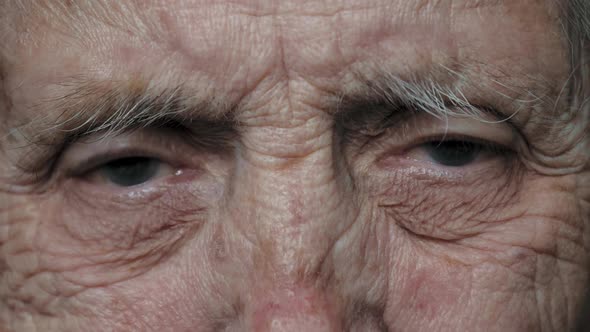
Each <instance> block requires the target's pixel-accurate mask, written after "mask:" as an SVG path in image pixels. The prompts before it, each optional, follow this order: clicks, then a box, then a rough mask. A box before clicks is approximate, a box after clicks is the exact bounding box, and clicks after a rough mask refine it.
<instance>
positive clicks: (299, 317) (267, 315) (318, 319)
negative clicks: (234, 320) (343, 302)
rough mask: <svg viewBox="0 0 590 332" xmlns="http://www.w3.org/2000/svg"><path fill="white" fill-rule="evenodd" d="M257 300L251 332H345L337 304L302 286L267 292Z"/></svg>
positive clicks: (254, 302) (319, 292)
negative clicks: (343, 331)
mask: <svg viewBox="0 0 590 332" xmlns="http://www.w3.org/2000/svg"><path fill="white" fill-rule="evenodd" d="M262 292H263V293H266V294H260V296H259V298H258V299H254V301H253V305H252V311H251V312H250V314H249V315H248V316H250V318H251V329H250V330H251V331H261V332H266V331H273V332H279V331H285V332H287V331H303V332H320V331H321V332H332V331H342V328H341V326H340V323H339V319H337V314H336V312H335V306H334V303H331V301H330V300H329V298H328V297H327V296H326V294H325V293H324V292H321V291H317V290H315V289H313V288H308V287H302V286H291V287H286V288H284V289H281V290H279V291H276V290H275V291H273V292H266V291H264V290H263V291H262Z"/></svg>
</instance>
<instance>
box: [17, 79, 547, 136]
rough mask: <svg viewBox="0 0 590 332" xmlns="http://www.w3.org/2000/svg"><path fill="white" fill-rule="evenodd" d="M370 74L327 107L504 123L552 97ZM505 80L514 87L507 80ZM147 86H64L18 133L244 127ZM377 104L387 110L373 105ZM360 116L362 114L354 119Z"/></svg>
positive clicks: (184, 91) (183, 90) (222, 110)
mask: <svg viewBox="0 0 590 332" xmlns="http://www.w3.org/2000/svg"><path fill="white" fill-rule="evenodd" d="M444 70H445V71H446V75H447V76H449V75H450V76H453V75H454V76H456V77H453V79H451V80H450V81H457V80H459V79H465V78H464V77H462V76H461V75H462V74H459V73H457V72H453V71H451V70H450V69H444ZM364 74H365V73H360V72H359V73H356V82H355V88H354V89H352V90H350V91H344V90H341V91H334V92H333V93H332V97H333V98H331V100H332V102H331V103H329V104H327V105H326V109H325V111H326V112H328V113H332V114H333V115H335V116H336V118H337V119H346V120H347V121H353V122H354V121H357V122H361V120H360V119H361V118H363V119H364V120H363V121H366V120H367V117H366V116H363V117H359V116H356V115H358V114H359V112H361V113H363V112H364V113H370V112H374V113H375V112H379V109H385V110H386V111H387V112H390V111H392V110H393V111H395V110H399V109H404V110H407V109H411V110H414V111H418V112H425V113H429V114H431V115H433V116H435V117H438V118H443V117H448V116H463V117H464V116H469V117H473V118H479V119H482V118H483V117H482V115H485V114H484V113H486V114H488V113H490V110H494V109H497V110H498V111H497V112H496V111H492V112H496V114H494V115H496V116H497V118H498V121H502V120H506V119H509V118H510V117H512V116H513V115H514V114H516V113H518V111H519V110H520V109H523V108H529V109H530V108H536V107H537V106H538V104H541V103H546V102H547V100H546V99H547V98H546V96H538V95H535V94H533V93H531V92H530V91H526V89H523V88H519V87H516V86H511V87H510V89H512V90H514V91H516V90H517V89H518V91H517V92H518V94H519V95H526V97H525V98H523V99H513V100H510V103H512V104H513V106H514V107H513V109H512V110H503V109H502V107H497V106H496V105H482V104H474V103H472V100H473V99H478V96H474V95H473V93H470V96H469V98H468V97H467V96H466V93H465V92H464V91H463V89H462V88H461V86H460V85H456V84H449V83H448V82H446V83H445V82H443V81H449V79H441V78H438V79H437V78H435V77H431V76H428V75H426V76H423V77H419V76H416V77H409V78H401V77H400V76H398V75H394V74H391V73H388V72H387V71H383V70H380V71H379V72H378V74H377V75H372V76H371V77H370V78H369V77H368V76H366V75H364ZM439 76H440V75H439ZM501 84H503V85H505V86H507V84H506V83H501ZM147 85H149V84H144V83H138V82H135V81H127V82H96V81H92V80H77V81H72V82H69V83H67V84H62V87H63V88H64V89H63V90H66V91H68V92H66V93H64V94H62V95H60V96H56V97H55V98H52V99H49V100H44V101H41V102H39V103H38V104H37V105H35V106H33V109H32V110H28V111H29V113H31V114H39V115H38V116H37V117H36V118H34V119H33V120H32V121H30V122H29V123H26V124H25V125H24V126H22V127H21V128H18V130H22V131H23V132H24V133H25V134H26V135H25V136H27V137H29V142H31V143H34V144H38V145H56V144H61V143H63V142H64V141H65V142H67V141H74V140H76V139H78V138H80V137H84V136H88V135H92V134H95V133H100V134H101V135H102V136H109V135H116V134H117V133H121V132H124V131H127V130H130V129H136V128H141V127H158V126H176V125H178V126H187V127H191V126H194V125H198V124H199V123H207V124H208V126H211V127H213V126H218V127H223V128H228V127H234V128H236V129H239V126H240V123H239V122H240V113H242V112H243V111H244V109H245V108H246V107H247V106H246V107H244V105H240V104H235V105H233V104H230V103H228V102H225V101H224V99H223V98H222V97H219V98H214V97H211V98H209V99H203V98H199V97H195V96H196V95H197V94H195V93H194V91H191V90H189V88H187V87H186V86H183V85H182V84H181V85H177V86H174V87H169V88H165V89H163V90H153V89H151V90H150V89H148V88H145V86H147ZM493 89H494V88H493V87H489V88H487V90H493ZM488 92H489V91H488ZM501 98H505V99H506V98H509V97H506V96H503V97H501V96H500V95H498V96H497V97H496V98H495V100H500V99H501ZM375 105H380V106H383V107H382V108H374V107H368V106H375ZM501 111H504V113H502V112H501ZM352 114H355V116H348V115H352ZM365 115H374V116H377V117H378V116H381V115H379V114H365ZM359 125H360V123H359ZM353 127H354V126H353Z"/></svg>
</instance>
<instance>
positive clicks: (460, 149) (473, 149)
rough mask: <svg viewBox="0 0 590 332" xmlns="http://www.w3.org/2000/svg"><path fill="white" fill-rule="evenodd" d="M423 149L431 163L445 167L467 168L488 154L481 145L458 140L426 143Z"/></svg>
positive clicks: (486, 147)
mask: <svg viewBox="0 0 590 332" xmlns="http://www.w3.org/2000/svg"><path fill="white" fill-rule="evenodd" d="M423 148H424V150H425V152H426V154H427V155H428V157H429V158H430V159H431V161H433V162H435V163H437V164H440V165H443V166H447V167H461V166H467V165H469V164H471V163H473V162H475V161H476V160H477V159H478V158H479V157H480V156H482V155H483V154H484V153H486V152H490V151H489V147H488V146H486V145H484V144H482V143H477V142H473V141H467V140H458V139H457V140H445V141H432V142H428V143H425V144H424V145H423Z"/></svg>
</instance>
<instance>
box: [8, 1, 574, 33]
mask: <svg viewBox="0 0 590 332" xmlns="http://www.w3.org/2000/svg"><path fill="white" fill-rule="evenodd" d="M560 1H565V0H527V2H529V3H532V4H547V6H548V7H549V6H551V5H552V4H553V5H554V4H555V3H558V2H560ZM3 2H4V4H3V5H2V4H0V9H1V11H2V12H3V13H4V14H1V13H0V15H2V16H4V15H6V13H8V14H9V15H13V16H14V15H17V16H20V17H21V20H19V21H21V23H24V22H26V23H30V22H29V21H31V20H30V19H31V18H32V19H33V20H34V19H41V20H44V21H45V23H47V24H50V25H62V26H66V27H68V28H70V29H72V28H73V29H75V30H83V29H84V28H85V25H87V24H88V23H89V22H93V21H94V23H97V22H100V23H102V24H106V25H108V26H112V27H116V28H117V29H122V30H127V31H130V32H134V33H137V34H141V33H144V34H145V33H147V34H153V33H154V32H155V31H157V30H165V27H162V26H161V25H162V24H164V25H165V23H162V15H163V13H164V12H168V14H174V11H193V12H194V11H202V12H206V11H208V10H209V9H208V8H210V7H223V8H224V9H225V10H227V12H228V13H242V14H246V15H251V16H260V17H264V16H289V15H298V16H334V15H336V14H339V13H342V12H346V11H352V10H362V9H363V8H374V7H375V5H377V6H379V7H383V6H385V7H391V9H395V8H394V6H397V7H399V6H400V4H396V3H395V2H392V3H390V4H388V3H385V4H383V3H379V2H375V3H372V2H371V1H366V0H328V1H326V0H305V1H271V0H255V1H252V0H233V1H223V2H218V3H216V2H215V1H211V0H192V1H170V0H139V1H138V0H134V1H125V2H122V1H112V0H96V1H71V0H54V1H51V0H5V1H3ZM510 2H511V1H506V0H417V1H407V2H402V5H401V6H403V7H404V9H405V10H408V12H416V13H417V12H420V11H422V10H425V9H428V8H450V9H452V10H462V9H478V8H485V7H496V6H502V5H506V4H509V3H510ZM181 3H182V5H181ZM180 5H181V6H180ZM176 6H178V7H176ZM383 9H387V8H383ZM397 9H398V10H400V9H401V8H397ZM19 14H20V15H19ZM27 18H29V19H27ZM89 19H90V20H89ZM72 24H75V25H74V26H72Z"/></svg>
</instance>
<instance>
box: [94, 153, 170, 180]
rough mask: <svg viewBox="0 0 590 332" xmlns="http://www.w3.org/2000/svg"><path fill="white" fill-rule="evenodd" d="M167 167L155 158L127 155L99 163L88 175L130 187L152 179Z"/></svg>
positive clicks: (167, 167)
mask: <svg viewBox="0 0 590 332" xmlns="http://www.w3.org/2000/svg"><path fill="white" fill-rule="evenodd" d="M167 169H169V166H168V165H166V164H165V163H163V162H162V161H160V160H158V159H155V158H150V157H127V158H120V159H115V160H112V161H110V162H108V163H105V164H103V165H100V166H98V167H96V168H95V170H94V171H92V172H91V174H90V175H91V176H92V175H94V176H98V177H99V178H101V179H102V180H103V181H106V182H109V183H110V184H113V185H115V186H119V187H132V186H137V185H141V184H144V183H146V182H149V181H151V180H154V179H155V178H157V177H159V176H160V175H161V174H162V173H163V172H165V171H166V170H167ZM93 173H94V174H93Z"/></svg>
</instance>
